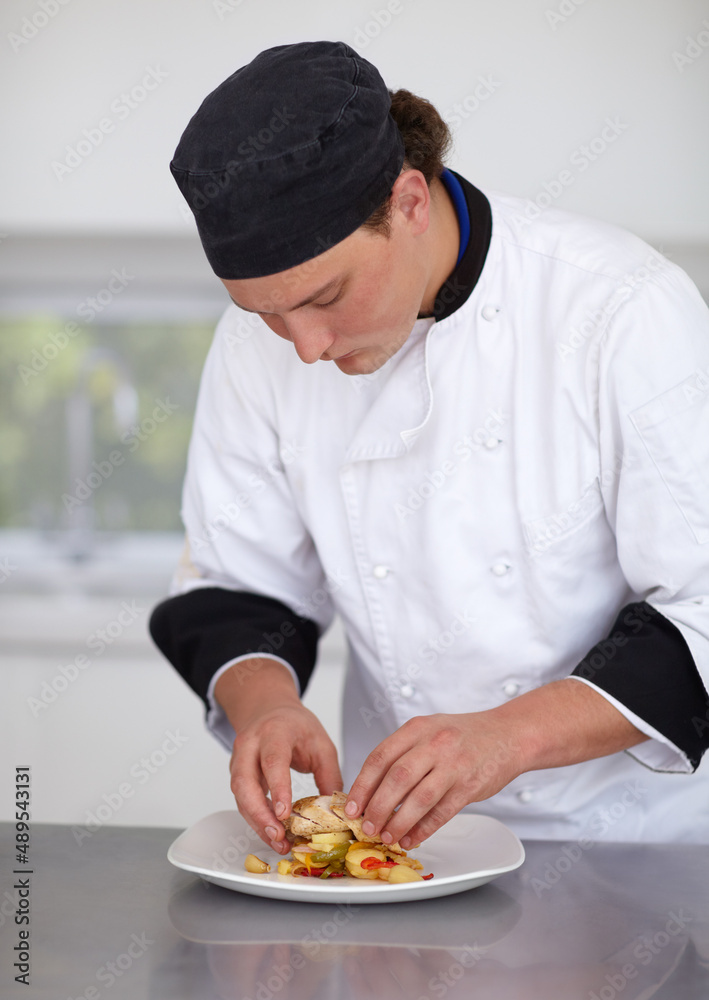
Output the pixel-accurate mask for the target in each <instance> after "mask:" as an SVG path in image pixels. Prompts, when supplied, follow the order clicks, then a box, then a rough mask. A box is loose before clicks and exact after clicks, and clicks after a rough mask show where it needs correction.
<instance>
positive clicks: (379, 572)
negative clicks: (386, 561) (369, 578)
mask: <svg viewBox="0 0 709 1000" xmlns="http://www.w3.org/2000/svg"><path fill="white" fill-rule="evenodd" d="M372 572H373V573H374V575H375V576H376V578H377V580H383V579H384V577H385V576H388V575H389V567H388V566H375V567H374V569H373V570H372Z"/></svg>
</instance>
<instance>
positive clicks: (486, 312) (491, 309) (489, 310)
mask: <svg viewBox="0 0 709 1000" xmlns="http://www.w3.org/2000/svg"><path fill="white" fill-rule="evenodd" d="M499 311H500V310H499V309H498V308H497V306H483V307H482V311H481V313H480V315H481V316H482V318H483V319H486V320H488V322H489V321H490V320H493V319H495V317H496V316H497V314H498V313H499Z"/></svg>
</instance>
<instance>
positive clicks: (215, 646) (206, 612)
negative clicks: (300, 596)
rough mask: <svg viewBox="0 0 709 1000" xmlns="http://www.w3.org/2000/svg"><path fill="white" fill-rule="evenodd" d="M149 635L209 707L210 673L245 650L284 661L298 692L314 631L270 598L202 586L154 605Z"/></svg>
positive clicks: (312, 651)
mask: <svg viewBox="0 0 709 1000" xmlns="http://www.w3.org/2000/svg"><path fill="white" fill-rule="evenodd" d="M150 634H151V636H152V638H153V641H154V643H155V645H156V646H157V647H158V649H159V650H160V651H161V652H162V653H163V654H164V655H165V656H166V657H167V659H168V660H169V661H170V663H172V665H173V666H174V667H175V669H176V670H177V672H178V673H179V674H180V676H181V677H182V678H183V679H184V680H185V681H186V682H187V683H188V684H189V686H190V687H191V688H192V690H193V691H195V692H196V694H198V695H199V696H200V698H201V699H202V701H203V702H204V704H205V706H206V707H207V708H209V707H210V706H209V702H208V701H207V691H208V690H209V684H210V682H211V680H212V677H213V676H214V674H215V673H216V672H217V670H218V669H219V668H220V667H221V666H223V665H224V664H225V663H228V662H229V660H233V659H235V658H236V657H237V656H242V655H244V654H246V653H251V654H253V655H254V656H264V655H266V654H271V655H274V656H279V657H280V658H281V659H283V660H285V661H286V663H288V664H290V666H291V667H292V668H293V670H294V671H295V673H296V675H297V677H298V680H299V681H300V689H301V694H302V693H303V692H304V691H305V689H306V687H307V685H308V681H309V680H310V675H311V674H312V672H313V668H314V667H315V659H316V656H317V645H318V637H319V630H318V626H317V624H316V623H315V622H313V621H311V620H310V619H309V618H301V617H299V616H298V615H296V614H295V612H293V611H292V610H291V609H290V608H289V607H287V606H286V605H285V604H282V603H281V601H277V600H275V599H274V598H271V597H264V596H262V595H261V594H252V593H249V592H248V591H241V590H224V589H222V588H221V587H201V588H198V589H197V590H191V591H189V592H188V593H186V594H180V595H178V596H177V597H170V598H168V599H167V600H166V601H163V602H162V603H161V604H158V606H157V607H156V608H155V609H154V610H153V613H152V615H151V616H150Z"/></svg>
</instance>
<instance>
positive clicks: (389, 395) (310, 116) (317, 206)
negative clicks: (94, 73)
mask: <svg viewBox="0 0 709 1000" xmlns="http://www.w3.org/2000/svg"><path fill="white" fill-rule="evenodd" d="M449 141H450V137H449V135H448V131H447V129H446V126H445V124H444V123H443V122H442V121H441V119H440V117H439V116H438V114H437V113H436V111H435V109H433V108H432V106H431V105H430V104H428V102H426V101H423V100H422V99H420V98H416V97H414V96H413V95H412V94H410V93H408V92H407V91H398V92H397V93H396V94H393V95H391V94H390V93H389V92H388V91H387V89H386V86H385V85H384V82H383V81H382V79H381V77H380V75H379V73H378V72H377V70H376V69H375V68H374V67H373V66H372V65H371V64H369V63H368V62H367V61H366V60H364V59H362V58H361V56H359V55H358V54H357V53H355V52H354V51H353V50H352V49H351V48H349V47H348V46H347V45H345V44H344V43H341V42H337V43H332V42H312V43H300V44H297V45H288V46H279V47H277V48H274V49H269V50H267V51H266V52H263V53H261V54H260V55H259V56H258V57H257V58H256V59H254V60H253V62H252V63H250V64H249V65H247V66H245V67H243V68H242V69H240V70H239V71H238V72H237V73H235V74H234V75H233V76H232V77H230V78H229V79H228V80H226V81H225V82H224V83H223V84H222V85H221V86H220V87H218V88H217V89H216V90H215V91H214V92H213V93H212V94H210V95H209V97H207V98H206V100H205V101H204V103H203V104H202V106H201V107H200V109H199V110H198V111H197V113H196V115H195V116H194V117H193V119H192V120H191V122H190V123H189V125H188V127H187V129H186V131H185V133H184V135H183V136H182V139H181V141H180V144H179V146H178V148H177V151H176V153H175V157H174V160H173V162H172V164H171V168H172V172H173V175H174V177H175V179H176V181H177V183H178V185H179V186H180V189H181V191H182V192H183V194H184V195H185V198H186V199H187V201H188V203H189V204H190V206H191V208H192V209H193V211H194V214H195V218H196V220H197V225H198V229H199V233H200V237H201V239H202V243H203V246H204V249H205V252H206V254H207V257H208V259H209V261H210V263H211V265H212V267H213V269H214V271H215V273H216V274H217V275H218V276H219V277H220V278H221V279H222V281H223V283H224V285H225V287H226V289H227V291H228V293H229V295H230V296H231V298H232V300H233V302H234V303H235V305H234V306H230V307H229V309H228V310H227V312H226V313H225V315H224V318H223V319H222V321H221V323H220V325H219V328H218V330H217V333H216V337H215V341H214V344H213V346H212V349H211V352H210V355H209V358H208V360H207V363H206V366H205V370H204V374H203V380H202V386H201V391H200V398H199V402H198V407H197V415H196V419H195V426H194V432H193V439H192V444H191V448H190V456H189V464H188V472H187V479H186V483H185V493H184V505H183V515H184V520H185V525H186V529H187V550H186V555H185V559H184V563H183V566H182V567H181V570H180V572H178V574H177V576H176V579H175V584H174V588H173V592H174V596H173V597H171V598H170V599H169V600H168V601H166V602H164V603H163V604H162V605H160V606H159V607H158V608H157V609H156V611H155V612H154V615H153V619H152V631H153V635H154V637H155V640H156V642H157V643H158V645H159V646H160V648H161V649H162V650H163V652H164V653H165V654H166V655H167V656H168V658H169V659H170V660H171V661H172V662H173V663H174V665H175V666H176V667H177V669H178V670H179V671H180V673H181V674H182V676H183V677H184V678H185V679H186V680H187V682H188V683H189V684H190V685H191V686H192V687H193V688H194V690H195V691H197V692H198V693H199V694H200V695H201V697H202V698H203V699H204V700H205V704H206V705H207V708H208V716H207V718H208V723H209V725H210V727H211V728H212V730H213V731H214V732H215V734H216V735H217V736H219V737H220V738H221V739H222V740H223V741H224V742H225V743H226V745H227V746H229V747H230V748H233V749H232V759H231V775H232V789H233V791H234V795H235V798H236V801H237V804H238V806H239V809H240V810H241V812H242V813H243V814H244V815H245V816H246V818H247V819H248V821H249V822H250V823H251V824H252V826H253V827H254V829H255V830H257V831H258V832H259V834H260V835H261V836H262V837H263V838H264V840H265V841H267V842H269V843H271V844H272V846H274V847H275V849H276V850H280V851H285V850H286V849H287V844H286V843H285V842H284V829H283V826H282V822H281V821H282V820H283V819H284V818H285V817H286V816H287V815H288V814H289V811H290V807H291V785H290V774H289V767H293V768H294V769H296V770H299V771H302V772H312V773H313V774H314V777H315V780H316V782H317V785H318V787H319V789H320V790H321V792H323V793H327V792H331V791H332V790H334V789H335V788H339V787H342V783H343V776H344V783H345V787H348V788H350V786H351V788H350V793H349V807H348V811H349V812H350V814H351V815H362V814H363V815H364V817H365V820H366V823H367V824H371V825H366V826H365V830H366V831H367V832H381V835H382V839H383V840H385V841H387V840H399V841H400V842H401V843H402V845H404V846H407V844H410V843H413V842H416V841H419V840H423V839H425V838H426V837H428V836H430V835H431V834H432V833H433V832H435V830H437V829H438V828H439V827H440V826H441V825H442V824H444V823H445V822H447V820H449V819H450V818H451V817H452V816H453V815H455V814H456V813H457V812H459V811H460V810H461V809H463V808H466V809H469V810H479V811H482V812H486V813H489V814H491V815H495V816H498V817H499V818H500V819H502V820H503V821H505V822H507V823H509V825H510V826H512V827H513V828H514V829H515V830H516V831H517V832H518V833H520V834H521V835H523V836H528V837H552V838H570V837H578V836H587V837H588V838H589V839H592V840H597V839H604V838H605V839H612V840H632V839H637V840H663V839H664V840H667V839H677V840H702V839H706V837H707V836H709V807H708V805H707V803H708V802H709V796H708V794H707V793H708V792H709V777H708V776H707V774H706V773H703V774H702V773H701V772H700V773H699V774H695V775H693V776H692V777H689V776H688V775H689V773H691V772H693V771H695V770H696V769H697V767H698V765H699V761H700V758H701V756H702V753H703V752H704V750H705V749H706V746H707V743H708V742H709V705H708V702H707V692H706V688H705V684H706V682H707V678H709V599H708V598H707V597H706V596H705V595H706V594H707V593H708V592H709V560H708V559H707V555H708V552H709V548H708V546H707V544H706V543H707V542H708V541H709V511H708V509H707V502H706V496H707V488H708V487H709V472H708V465H709V463H708V457H709V375H708V372H709V324H708V322H707V318H708V316H707V309H706V307H705V305H704V303H703V302H702V301H701V299H700V297H699V295H698V293H697V291H696V289H695V288H694V286H693V285H692V284H691V282H690V281H689V280H688V279H687V277H686V276H685V275H684V274H683V273H682V272H681V271H680V270H679V269H678V268H676V267H675V266H673V265H672V264H670V263H669V262H668V261H666V260H665V259H663V258H662V257H660V256H659V255H658V254H656V253H655V252H654V251H653V250H652V249H651V248H650V247H649V246H647V245H646V244H644V243H642V242H641V241H640V240H638V239H636V238H635V237H633V236H631V235H630V234H628V233H625V232H622V231H620V230H617V229H615V228H613V227H610V226H607V225H604V224H601V223H596V222H593V221H591V220H586V219H581V218H578V217H575V216H572V215H568V214H566V213H561V212H556V211H552V210H548V211H545V212H539V211H537V210H536V209H535V212H536V216H537V217H536V218H534V217H532V216H531V215H530V212H529V207H528V205H527V204H526V203H525V202H524V201H521V200H518V199H514V198H508V197H502V196H499V195H489V196H486V195H484V194H483V193H482V192H481V191H479V190H478V189H477V188H475V187H474V186H473V185H472V184H470V183H469V182H468V181H467V180H466V179H465V178H464V177H462V176H461V175H460V174H457V173H455V172H453V171H450V170H447V169H445V168H444V166H443V156H444V154H445V152H446V149H447V146H448V144H449ZM274 334H275V336H274ZM316 362H319V363H317V364H316ZM335 612H337V613H339V615H340V616H341V618H342V621H343V624H344V628H345V632H346V634H347V639H348V664H347V681H346V690H345V698H344V744H345V746H344V752H345V761H344V769H343V774H341V773H340V769H339V765H338V761H337V757H336V753H335V749H334V747H333V745H332V743H331V741H330V739H329V738H328V736H327V734H326V733H325V731H324V729H323V727H322V726H321V724H320V722H319V721H318V720H317V719H316V718H315V717H314V716H313V715H312V713H310V712H309V711H307V710H306V709H305V708H304V707H303V705H302V704H301V701H300V697H299V696H300V694H301V693H302V690H303V689H304V688H305V685H306V684H307V681H308V678H309V676H310V673H311V672H312V669H313V666H314V662H315V655H316V646H317V640H318V637H319V635H320V634H322V632H323V631H324V630H325V629H326V628H327V627H328V626H329V624H330V623H331V621H332V619H333V616H334V614H335ZM702 677H703V678H704V680H702ZM622 751H629V753H623V752H622ZM641 764H644V765H646V767H641V766H640V765H641ZM269 795H270V797H269ZM396 807H399V808H398V811H396V813H395V815H393V814H394V810H395V809H396Z"/></svg>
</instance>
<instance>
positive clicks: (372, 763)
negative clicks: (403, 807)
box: [345, 720, 415, 818]
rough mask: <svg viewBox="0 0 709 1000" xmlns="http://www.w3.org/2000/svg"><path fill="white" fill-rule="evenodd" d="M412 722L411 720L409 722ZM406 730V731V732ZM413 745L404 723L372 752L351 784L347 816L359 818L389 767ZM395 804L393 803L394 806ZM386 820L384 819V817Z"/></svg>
mask: <svg viewBox="0 0 709 1000" xmlns="http://www.w3.org/2000/svg"><path fill="white" fill-rule="evenodd" d="M411 721H413V720H411ZM407 730H408V731H407ZM413 745H415V744H414V741H413V739H412V734H411V731H410V724H409V723H405V724H404V725H403V726H402V727H401V729H397V731H396V732H395V733H393V734H392V735H391V736H387V738H386V739H385V740H382V742H381V743H380V744H379V745H378V746H376V747H375V748H374V750H372V752H371V753H370V754H369V756H368V757H367V759H366V760H365V762H364V764H363V765H362V769H361V771H360V772H359V774H358V775H357V777H356V778H355V780H354V782H353V783H352V787H351V788H350V792H349V795H348V796H347V804H346V805H345V812H346V813H347V815H348V816H350V817H354V816H361V815H362V813H363V812H364V811H365V809H366V808H367V806H368V804H369V800H370V799H371V797H372V795H373V794H374V792H375V791H376V789H377V788H378V787H379V785H380V784H381V782H382V779H383V778H384V775H385V774H386V773H387V771H388V770H389V768H390V767H391V765H392V764H393V763H394V761H395V760H398V759H399V757H401V756H403V754H405V753H406V751H407V750H410V749H411V748H412V746H413ZM396 804H397V803H394V805H396ZM392 808H393V806H392ZM385 818H386V817H385Z"/></svg>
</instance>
